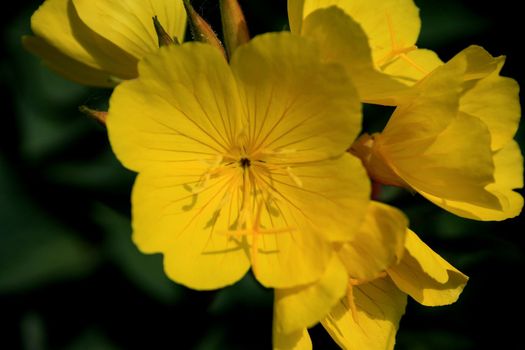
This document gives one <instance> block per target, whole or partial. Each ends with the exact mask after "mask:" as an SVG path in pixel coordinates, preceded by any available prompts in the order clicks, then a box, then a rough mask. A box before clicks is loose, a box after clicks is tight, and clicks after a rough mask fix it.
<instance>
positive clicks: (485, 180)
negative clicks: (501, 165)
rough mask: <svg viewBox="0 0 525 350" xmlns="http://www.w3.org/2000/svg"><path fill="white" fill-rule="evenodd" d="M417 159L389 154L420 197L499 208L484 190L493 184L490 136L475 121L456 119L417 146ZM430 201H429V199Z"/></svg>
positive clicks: (494, 198) (464, 118)
mask: <svg viewBox="0 0 525 350" xmlns="http://www.w3.org/2000/svg"><path fill="white" fill-rule="evenodd" d="M420 152H421V153H420V156H419V157H414V158H410V159H409V158H407V159H403V158H400V157H398V156H397V155H393V154H389V156H388V159H389V160H390V161H391V162H392V164H395V167H396V170H397V173H398V174H399V175H400V177H401V178H402V179H403V180H404V181H405V182H407V183H408V184H409V185H410V186H411V187H412V188H413V189H414V190H416V191H418V192H420V193H421V194H422V195H425V194H427V193H428V194H431V195H432V196H434V197H438V198H443V199H449V200H456V201H462V202H466V203H471V204H475V205H478V206H482V207H484V208H489V209H497V210H499V209H501V205H500V204H499V201H498V200H497V198H496V197H495V196H494V195H493V194H491V193H490V192H489V191H487V190H486V189H485V187H486V186H487V185H488V184H489V183H491V182H493V181H494V177H493V173H494V164H493V160H492V153H491V151H490V134H489V132H488V130H487V128H486V126H485V125H484V124H483V123H482V122H480V121H479V119H477V118H473V117H468V116H466V115H460V116H458V117H457V118H456V119H455V120H454V122H452V123H451V124H450V125H449V127H448V128H446V129H445V130H444V131H443V132H442V133H441V134H439V136H438V137H437V138H436V139H435V141H434V142H433V143H432V144H430V145H429V146H427V147H426V148H423V147H420ZM431 200H432V199H431Z"/></svg>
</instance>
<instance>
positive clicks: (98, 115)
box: [78, 106, 108, 125]
mask: <svg viewBox="0 0 525 350" xmlns="http://www.w3.org/2000/svg"><path fill="white" fill-rule="evenodd" d="M78 110H79V111H80V112H82V113H84V114H85V115H87V116H88V117H90V118H93V119H95V120H96V121H97V122H99V123H100V124H103V125H106V118H107V115H108V112H105V111H98V110H96V109H91V108H89V107H87V106H80V107H78Z"/></svg>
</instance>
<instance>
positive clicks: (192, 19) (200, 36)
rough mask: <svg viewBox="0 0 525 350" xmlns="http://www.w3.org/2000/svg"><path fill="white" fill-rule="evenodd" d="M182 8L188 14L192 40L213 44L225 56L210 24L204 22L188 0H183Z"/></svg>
mask: <svg viewBox="0 0 525 350" xmlns="http://www.w3.org/2000/svg"><path fill="white" fill-rule="evenodd" d="M184 8H185V9H186V13H187V14H188V22H189V23H190V29H191V35H192V37H193V40H196V41H201V42H204V43H207V44H210V45H212V46H215V47H216V48H217V49H219V50H220V51H221V53H222V54H223V55H224V57H226V52H225V51H224V47H223V46H222V43H221V41H220V40H219V38H218V37H217V34H215V32H214V31H213V29H211V26H210V25H209V24H208V22H206V21H205V20H204V19H203V18H202V17H201V16H200V15H199V14H198V13H197V12H196V11H195V10H194V9H193V7H192V6H191V4H190V2H189V0H184Z"/></svg>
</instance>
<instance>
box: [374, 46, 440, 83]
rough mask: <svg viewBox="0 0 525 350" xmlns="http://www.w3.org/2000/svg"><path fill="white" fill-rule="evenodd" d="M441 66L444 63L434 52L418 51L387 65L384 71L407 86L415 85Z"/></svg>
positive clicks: (401, 56) (404, 54) (404, 55)
mask: <svg viewBox="0 0 525 350" xmlns="http://www.w3.org/2000/svg"><path fill="white" fill-rule="evenodd" d="M441 65H443V61H441V59H439V57H438V55H437V54H436V53H435V52H434V51H431V50H426V49H417V50H414V51H409V52H407V53H403V54H401V55H400V56H399V58H397V59H395V60H393V61H391V62H389V63H387V64H385V65H384V66H383V69H382V71H383V73H385V74H388V75H390V76H392V77H394V78H396V79H397V80H398V81H399V82H401V83H404V84H405V85H413V84H414V83H416V82H418V81H420V80H421V79H423V78H424V77H425V76H427V75H428V74H429V73H431V72H432V71H433V70H434V69H436V68H437V67H439V66H441Z"/></svg>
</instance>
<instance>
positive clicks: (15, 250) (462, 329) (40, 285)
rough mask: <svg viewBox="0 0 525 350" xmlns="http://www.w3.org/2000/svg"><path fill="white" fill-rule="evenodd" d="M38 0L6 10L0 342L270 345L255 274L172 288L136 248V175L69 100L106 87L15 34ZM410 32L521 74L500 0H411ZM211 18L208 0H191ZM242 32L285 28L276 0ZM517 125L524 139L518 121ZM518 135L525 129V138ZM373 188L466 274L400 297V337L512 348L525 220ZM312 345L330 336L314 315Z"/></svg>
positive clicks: (380, 119) (509, 9)
mask: <svg viewBox="0 0 525 350" xmlns="http://www.w3.org/2000/svg"><path fill="white" fill-rule="evenodd" d="M39 3H40V2H39V1H27V2H17V3H13V4H11V6H10V8H9V9H8V10H7V12H6V11H4V12H3V14H2V15H3V16H4V18H3V19H2V22H1V23H2V32H1V33H2V45H1V48H0V49H1V52H2V55H1V61H0V77H1V80H0V81H1V87H2V104H1V107H2V124H1V125H0V335H1V336H0V348H1V349H24V350H44V349H67V350H81V349H97V350H98V349H100V350H105V349H108V350H109V349H111V350H112V349H163V348H175V349H199V350H201V349H202V350H204V349H259V348H260V349H268V348H270V346H271V319H272V292H271V291H269V290H266V289H264V288H262V287H261V286H259V285H258V284H257V283H256V282H255V281H254V279H253V278H252V276H251V275H247V276H246V278H244V279H243V280H242V281H241V282H239V283H237V284H236V285H234V286H232V287H229V288H225V289H223V290H220V291H216V292H196V291H191V290H188V289H186V288H184V287H181V286H178V285H176V284H175V283H173V282H171V281H170V280H168V279H167V278H166V276H165V275H164V273H163V271H162V257H161V256H159V255H143V254H141V253H140V252H139V251H138V250H137V249H136V248H135V246H134V245H133V243H132V242H131V239H130V233H131V228H130V220H129V216H130V214H129V211H130V207H129V206H130V204H129V195H130V190H131V186H132V183H133V178H134V175H133V174H132V173H130V172H129V171H127V170H125V169H124V168H122V166H121V165H120V164H119V163H118V162H117V161H116V159H115V158H114V156H113V154H112V153H111V151H110V148H109V144H108V141H107V137H106V134H105V130H104V128H103V127H101V126H100V125H98V124H96V123H95V122H94V121H92V120H89V119H88V118H86V117H85V116H83V115H81V114H80V113H79V112H78V106H79V105H81V104H86V105H89V106H91V107H99V108H104V107H106V106H107V100H108V96H109V95H110V91H107V90H99V89H89V88H85V87H82V86H79V85H76V84H73V83H71V82H68V81H66V80H64V79H62V78H61V77H58V76H56V75H55V74H54V73H52V72H50V71H49V70H48V69H46V68H45V67H44V66H43V65H42V64H41V63H40V62H39V60H38V59H37V58H35V57H32V56H31V55H30V54H28V53H27V52H25V51H24V50H23V49H22V47H21V45H20V37H21V36H22V35H24V34H29V33H30V28H29V18H30V15H31V13H32V12H33V11H34V10H35V9H36V8H37V7H38V5H39ZM416 3H417V4H418V5H419V6H420V8H421V16H422V19H423V31H422V34H421V39H420V41H419V44H420V46H421V47H428V48H431V49H434V50H436V51H437V52H438V53H439V54H440V55H441V57H442V58H443V59H448V58H450V57H452V56H453V55H454V54H455V53H456V52H458V51H459V50H461V49H462V48H464V47H466V46H468V45H469V44H479V45H482V46H484V47H485V48H487V49H488V50H489V51H490V52H492V53H493V54H495V55H498V54H507V55H508V61H507V65H506V68H505V69H504V74H505V75H509V76H512V77H514V78H516V79H517V80H518V81H519V82H523V73H524V72H523V68H522V66H521V65H520V62H521V61H522V60H523V59H524V57H523V54H522V52H521V47H519V42H518V41H516V38H515V34H516V33H515V31H516V29H515V28H514V26H515V25H516V24H515V23H516V20H517V13H518V12H519V11H517V6H518V5H515V4H514V3H513V2H511V1H510V0H504V1H500V2H499V4H498V6H497V7H495V6H494V4H491V5H490V6H489V5H482V4H480V3H479V2H469V1H453V0H447V1H440V2H437V1H431V0H426V1H424V0H419V1H416ZM194 4H195V7H196V8H197V9H198V11H199V12H200V13H202V14H203V15H204V17H205V18H208V19H209V20H210V22H211V23H212V25H213V26H214V27H215V28H217V29H218V25H219V23H220V19H219V15H218V4H217V2H214V1H194ZM241 4H242V5H243V7H244V8H245V11H246V15H247V20H248V24H249V26H250V29H251V31H252V33H253V34H257V33H262V32H266V31H275V30H283V29H286V3H285V1H284V0H273V1H265V2H260V1H248V0H245V1H241ZM365 113H366V114H365V115H366V117H367V119H366V121H365V128H367V129H368V130H380V128H381V127H382V125H384V122H385V120H386V118H387V117H388V113H389V110H388V109H380V108H377V107H367V108H366V109H365ZM518 138H519V139H520V141H522V140H523V130H521V131H520V133H519V135H518ZM522 144H523V143H522ZM384 199H385V200H386V201H387V202H390V203H392V204H394V205H397V206H399V207H400V208H402V209H403V210H405V212H406V213H407V215H408V216H409V217H410V220H411V226H412V228H413V229H414V230H415V231H416V232H418V233H419V234H420V235H421V237H422V238H423V239H424V240H425V241H426V242H427V243H428V244H429V245H430V246H431V247H433V249H434V250H436V251H437V252H439V253H440V254H442V255H443V256H444V257H446V258H447V259H448V260H449V261H450V262H451V263H453V264H454V265H456V266H457V267H458V268H460V269H461V270H463V271H464V272H466V273H467V274H468V275H469V276H470V277H471V280H470V282H469V284H468V286H467V288H466V290H465V292H464V294H463V295H462V297H461V298H460V301H459V302H458V303H456V304H454V305H453V306H450V307H441V308H425V307H422V306H420V305H418V304H416V303H414V302H409V305H408V308H407V313H406V315H405V316H404V318H403V320H402V322H401V330H400V332H399V334H398V345H397V349H415V350H419V349H421V350H423V349H435V350H437V349H453V350H454V349H457V350H466V349H481V348H500V349H503V348H511V347H513V346H514V344H520V343H521V325H520V324H517V323H515V322H514V321H512V320H511V317H512V316H514V315H517V316H519V315H520V314H522V313H524V312H525V308H524V305H523V302H522V301H521V300H522V299H521V294H522V293H521V289H520V287H519V285H520V277H521V275H522V274H523V273H522V271H523V270H524V269H525V257H524V251H525V241H524V239H523V237H522V236H521V224H522V222H523V218H522V217H520V218H517V219H515V220H513V221H508V222H502V223H480V222H474V221H468V220H464V219H460V218H456V217H454V216H452V215H450V214H447V213H445V212H443V211H441V210H440V209H437V208H436V207H433V206H432V205H430V204H428V203H426V202H425V201H424V200H422V199H421V198H420V197H418V196H414V195H411V194H409V193H406V192H402V191H399V190H396V189H388V190H386V191H385V192H384ZM311 334H312V338H313V341H314V344H315V347H316V348H317V349H331V348H334V349H335V348H336V347H335V345H334V344H333V342H332V340H331V339H330V338H329V336H328V335H327V334H326V333H325V332H324V331H323V330H322V328H321V327H315V328H314V329H312V330H311Z"/></svg>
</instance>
